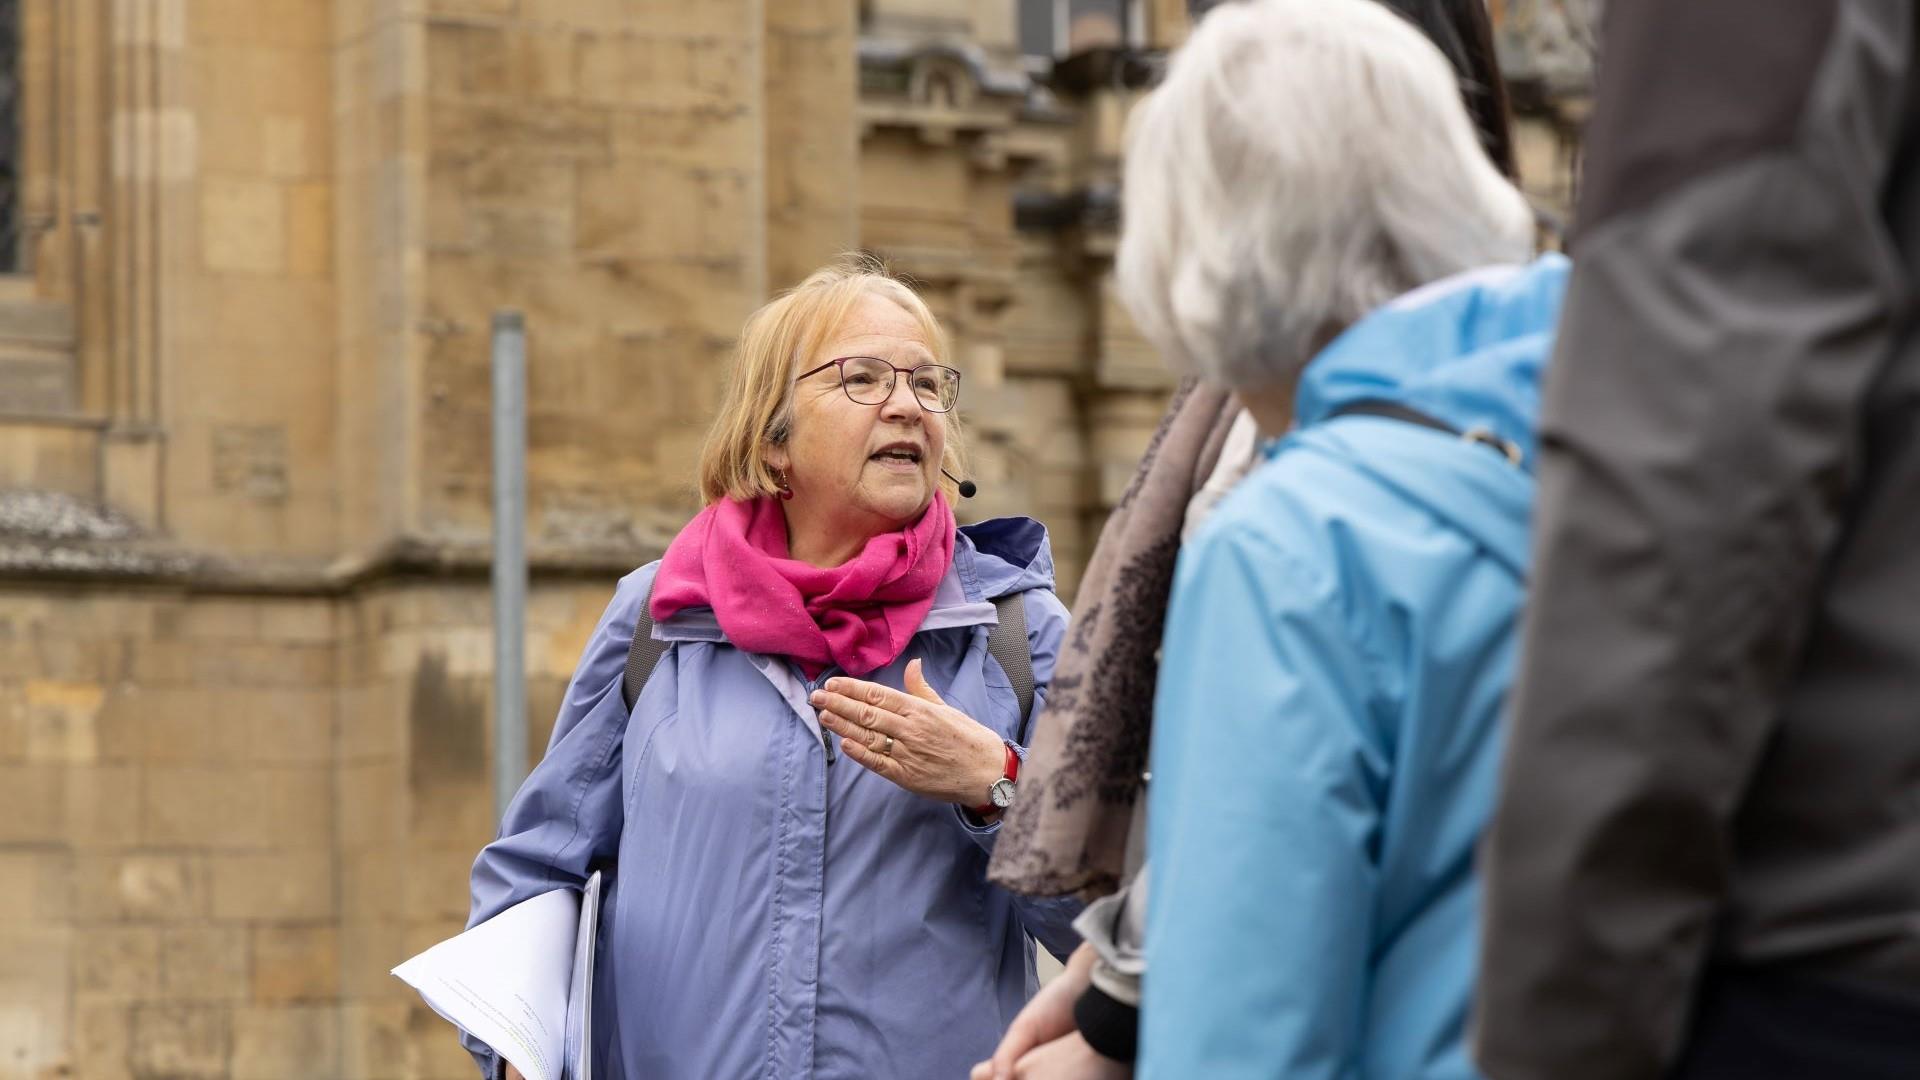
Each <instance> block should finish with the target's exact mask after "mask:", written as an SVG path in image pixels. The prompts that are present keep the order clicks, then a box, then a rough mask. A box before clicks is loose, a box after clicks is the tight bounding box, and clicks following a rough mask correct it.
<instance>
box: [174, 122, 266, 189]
mask: <svg viewBox="0 0 1920 1080" xmlns="http://www.w3.org/2000/svg"><path fill="white" fill-rule="evenodd" d="M191 123H192V130H193V132H194V143H195V154H196V156H197V158H198V161H199V164H200V166H201V168H203V169H205V170H206V171H207V172H208V173H210V174H221V175H230V176H249V175H253V174H256V173H258V172H260V171H261V170H262V169H263V167H264V165H265V163H266V162H267V160H268V156H269V155H268V151H267V126H266V122H265V120H264V119H263V118H262V117H261V116H260V115H259V114H258V113H254V112H233V111H226V110H211V109H210V110H204V111H199V112H196V113H194V114H193V115H192V117H191Z"/></svg>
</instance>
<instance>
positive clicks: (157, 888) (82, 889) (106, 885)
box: [74, 853, 209, 924]
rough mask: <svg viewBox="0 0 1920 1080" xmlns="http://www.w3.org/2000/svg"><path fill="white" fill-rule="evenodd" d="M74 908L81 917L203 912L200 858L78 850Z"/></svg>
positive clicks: (153, 917)
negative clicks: (89, 852) (79, 853)
mask: <svg viewBox="0 0 1920 1080" xmlns="http://www.w3.org/2000/svg"><path fill="white" fill-rule="evenodd" d="M75 878H76V884H75V887H74V911H75V914H76V916H77V919H78V921H79V922H80V923H82V924H86V923H101V922H127V921H156V922H178V921H185V920H193V919H202V918H205V917H206V915H207V913H208V904H207V896H208V891H209V890H208V886H207V869H206V863H205V860H203V859H202V858H200V857H199V856H195V855H150V854H134V855H116V854H99V855H95V854H88V853H82V854H81V855H80V856H79V857H78V860H77V862H76V863H75Z"/></svg>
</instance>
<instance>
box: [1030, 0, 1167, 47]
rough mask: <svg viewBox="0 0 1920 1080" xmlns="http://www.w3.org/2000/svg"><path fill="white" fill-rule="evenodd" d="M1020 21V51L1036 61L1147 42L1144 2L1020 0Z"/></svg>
mask: <svg viewBox="0 0 1920 1080" xmlns="http://www.w3.org/2000/svg"><path fill="white" fill-rule="evenodd" d="M1019 19H1020V24H1019V33H1020V52H1021V54H1022V55H1024V56H1026V57H1028V58H1029V59H1030V60H1034V61H1052V60H1056V59H1060V58H1063V57H1067V56H1071V55H1073V54H1075V53H1079V52H1085V51H1086V50H1088V49H1101V48H1115V49H1117V48H1125V47H1136V48H1137V47H1139V46H1141V45H1144V44H1145V43H1146V41H1145V26H1146V18H1145V12H1144V11H1143V10H1142V3H1141V0H1020V10H1019Z"/></svg>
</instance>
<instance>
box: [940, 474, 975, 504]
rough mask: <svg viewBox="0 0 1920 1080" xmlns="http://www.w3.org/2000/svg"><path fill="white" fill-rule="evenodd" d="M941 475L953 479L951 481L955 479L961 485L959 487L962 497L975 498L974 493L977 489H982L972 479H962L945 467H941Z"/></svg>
mask: <svg viewBox="0 0 1920 1080" xmlns="http://www.w3.org/2000/svg"><path fill="white" fill-rule="evenodd" d="M940 475H941V476H944V477H946V478H947V479H949V480H951V481H953V482H954V483H955V484H957V485H958V486H959V488H960V497H961V498H963V499H971V498H973V493H974V492H976V491H979V490H980V488H979V487H978V486H976V485H975V484H974V482H973V481H971V480H962V479H960V478H959V477H957V476H955V475H953V474H952V473H950V472H948V471H947V470H945V469H941V470H940Z"/></svg>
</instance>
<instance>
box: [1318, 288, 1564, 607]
mask: <svg viewBox="0 0 1920 1080" xmlns="http://www.w3.org/2000/svg"><path fill="white" fill-rule="evenodd" d="M1571 268H1572V264H1571V263H1570V262H1569V261H1568V260H1567V259H1566V257H1565V256H1562V255H1558V254H1549V255H1543V256H1541V257H1540V258H1538V259H1536V260H1534V261H1533V262H1531V263H1529V264H1526V265H1524V266H1492V267H1486V268H1484V269H1480V270H1474V271H1471V272H1468V273H1465V274H1457V275H1455V276H1453V277H1450V278H1446V279H1444V280H1441V281H1437V282H1434V283H1433V284H1431V285H1428V286H1424V287H1422V288H1420V289H1416V290H1414V291H1413V292H1410V293H1407V294H1406V295H1404V296H1401V297H1399V298H1398V299H1396V300H1393V301H1392V302H1390V303H1388V304H1386V305H1385V306H1383V307H1381V308H1380V309H1378V310H1377V311H1375V312H1373V313H1372V314H1370V315H1368V316H1366V317H1365V318H1363V319H1361V320H1360V321H1359V322H1357V323H1355V324H1354V325H1353V326H1351V327H1349V328H1348V329H1347V331H1346V332H1345V333H1343V334H1341V335H1340V336H1339V337H1338V338H1335V339H1334V341H1333V343H1332V344H1330V345H1328V346H1327V347H1326V349H1324V350H1323V351H1321V353H1320V354H1319V355H1318V356H1316V357H1314V359H1313V361H1312V362H1311V363H1310V364H1308V365H1307V369H1306V371H1305V372H1304V373H1302V375H1301V377H1300V383H1299V386H1298V388H1297V390H1296V391H1295V396H1294V419H1295V424H1296V428H1295V430H1296V432H1299V436H1298V437H1299V438H1300V439H1301V441H1303V442H1311V443H1314V444H1317V445H1320V446H1321V447H1322V448H1323V449H1326V450H1328V451H1330V452H1336V453H1339V454H1341V456H1344V457H1348V458H1350V459H1351V460H1352V462H1353V463H1354V464H1355V465H1356V466H1357V467H1359V468H1361V469H1364V470H1366V471H1368V472H1370V473H1372V474H1373V475H1375V476H1376V477H1378V478H1379V479H1380V480H1382V481H1383V482H1385V483H1388V484H1390V485H1392V486H1394V487H1395V488H1396V489H1398V490H1399V491H1400V492H1401V493H1402V494H1403V495H1405V496H1406V497H1407V498H1409V499H1411V500H1413V501H1416V502H1419V503H1421V504H1422V505H1424V506H1426V507H1427V508H1428V509H1429V510H1431V511H1432V512H1433V513H1435V514H1436V515H1438V516H1440V517H1442V518H1445V519H1447V520H1449V521H1451V522H1453V523H1454V524H1455V525H1456V526H1457V527H1459V528H1461V529H1462V530H1463V531H1466V532H1468V533H1470V534H1473V535H1475V536H1476V537H1477V538H1478V539H1480V540H1481V541H1482V542H1483V543H1486V544H1487V545H1488V546H1489V548H1491V549H1492V550H1494V551H1495V552H1496V553H1497V554H1499V555H1500V556H1501V557H1502V558H1503V559H1504V560H1506V561H1509V562H1511V563H1512V564H1513V565H1514V566H1515V568H1516V570H1521V571H1524V568H1525V565H1526V548H1527V532H1526V530H1527V520H1528V516H1529V510H1530V506H1531V502H1532V494H1533V485H1532V483H1531V480H1532V472H1533V468H1534V462H1535V456H1536V455H1535V451H1536V449H1537V447H1538V439H1537V437H1536V434H1535V427H1536V424H1537V421H1538V418H1539V413H1540V380H1541V376H1542V374H1543V372H1544V371H1545V370H1546V365H1547V361H1548V359H1549V357H1550V355H1551V354H1552V351H1553V339H1554V327H1555V324H1556V323H1557V321H1558V319H1559V315H1560V304H1561V300H1562V298H1563V297H1564V295H1565V293H1566V286H1567V275H1568V273H1569V271H1570V270H1571ZM1368 400H1378V401H1390V402H1394V403H1396V404H1400V405H1404V406H1406V407H1408V408H1411V409H1415V410H1417V411H1419V412H1422V413H1425V414H1426V415H1428V416H1431V417H1433V418H1435V419H1437V420H1441V421H1444V422H1446V423H1447V424H1449V425H1450V426H1452V427H1454V428H1456V429H1458V430H1460V431H1470V430H1473V429H1475V428H1480V429H1485V430H1487V431H1490V432H1492V433H1493V434H1495V435H1498V436H1499V437H1500V438H1502V439H1505V440H1507V441H1508V442H1510V443H1512V444H1513V445H1514V446H1516V447H1518V448H1519V450H1520V453H1521V455H1522V456H1521V462H1520V468H1519V469H1515V468H1514V467H1512V466H1511V465H1509V464H1507V463H1506V462H1505V461H1503V460H1502V458H1501V456H1500V455H1499V454H1497V453H1495V452H1493V451H1491V450H1489V449H1487V448H1485V447H1483V446H1480V445H1478V444H1466V443H1461V444H1460V448H1459V449H1460V451H1461V452H1456V453H1451V454H1437V453H1435V452H1434V449H1435V442H1434V440H1435V439H1436V438H1447V436H1444V435H1441V434H1440V433H1438V432H1434V431H1432V430H1430V429H1427V428H1421V427H1417V426H1415V425H1412V424H1408V423H1405V422H1403V421H1399V420H1392V419H1381V418H1376V417H1368V416H1352V417H1341V418H1336V419H1334V421H1333V422H1331V423H1327V421H1328V420H1329V418H1330V417H1332V416H1333V414H1334V413H1336V412H1338V411H1339V410H1340V409H1341V408H1343V407H1345V406H1347V405H1351V404H1354V403H1356V402H1360V401H1368ZM1316 425H1319V426H1317V427H1316ZM1309 429H1312V430H1309ZM1456 441H1458V440H1456Z"/></svg>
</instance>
